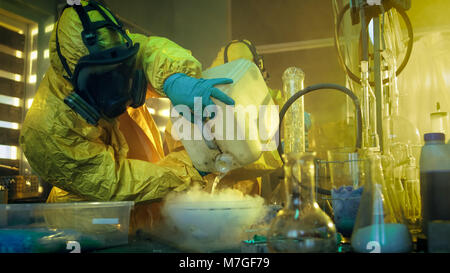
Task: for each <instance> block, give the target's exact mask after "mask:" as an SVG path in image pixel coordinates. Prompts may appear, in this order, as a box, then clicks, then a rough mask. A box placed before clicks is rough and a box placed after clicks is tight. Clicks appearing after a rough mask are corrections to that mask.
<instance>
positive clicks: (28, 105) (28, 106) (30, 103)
mask: <svg viewBox="0 0 450 273" xmlns="http://www.w3.org/2000/svg"><path fill="white" fill-rule="evenodd" d="M32 104H33V99H28V100H27V108H28V109H30V107H31V105H32Z"/></svg>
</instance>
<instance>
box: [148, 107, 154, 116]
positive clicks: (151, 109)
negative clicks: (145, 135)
mask: <svg viewBox="0 0 450 273" xmlns="http://www.w3.org/2000/svg"><path fill="white" fill-rule="evenodd" d="M147 109H148V111H149V112H150V114H152V115H154V114H155V109H153V108H150V107H147Z"/></svg>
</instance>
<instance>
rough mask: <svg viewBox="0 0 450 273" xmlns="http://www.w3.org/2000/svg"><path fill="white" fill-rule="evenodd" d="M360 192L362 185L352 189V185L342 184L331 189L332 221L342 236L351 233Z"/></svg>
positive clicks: (347, 235)
mask: <svg viewBox="0 0 450 273" xmlns="http://www.w3.org/2000/svg"><path fill="white" fill-rule="evenodd" d="M362 192H363V187H360V188H357V189H353V187H352V186H343V187H340V188H338V189H333V190H332V191H331V198H332V205H333V212H334V223H335V225H336V229H337V231H338V232H340V233H342V235H343V236H344V237H350V236H351V235H352V230H353V226H354V224H355V220H356V215H357V214H358V207H359V201H360V200H361V195H362Z"/></svg>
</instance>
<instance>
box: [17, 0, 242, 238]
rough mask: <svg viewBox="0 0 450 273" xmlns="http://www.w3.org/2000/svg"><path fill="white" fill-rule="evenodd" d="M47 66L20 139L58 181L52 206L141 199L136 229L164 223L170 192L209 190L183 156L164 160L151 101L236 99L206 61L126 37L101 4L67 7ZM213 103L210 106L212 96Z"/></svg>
mask: <svg viewBox="0 0 450 273" xmlns="http://www.w3.org/2000/svg"><path fill="white" fill-rule="evenodd" d="M49 48H50V62H51V65H50V67H49V68H48V70H47V72H46V74H45V76H44V78H43V80H42V82H41V84H40V86H39V88H38V90H37V93H36V95H35V97H34V101H33V105H32V106H31V108H30V109H29V111H28V113H27V115H26V118H25V121H24V122H23V127H22V130H21V135H20V144H21V147H22V149H23V151H24V153H25V156H26V158H27V160H28V162H29V164H30V166H31V167H32V169H33V171H34V172H35V173H37V174H38V175H39V176H40V177H41V178H42V179H43V180H45V181H46V182H48V183H50V184H51V185H53V188H52V191H51V192H50V195H49V197H48V200H47V202H77V201H123V200H130V201H135V204H136V205H135V209H134V210H133V211H132V215H131V220H130V224H131V232H133V230H134V231H135V230H137V229H139V228H148V227H151V226H152V225H153V224H154V223H155V221H158V219H159V207H160V206H161V203H160V202H158V201H161V200H162V198H164V197H165V196H166V195H167V194H168V193H169V192H170V191H182V190H185V189H187V188H189V187H190V186H192V185H194V184H197V183H199V184H201V185H204V183H205V182H204V180H203V179H202V176H201V175H200V174H199V173H198V172H197V170H196V169H195V168H194V167H193V166H192V162H191V161H190V160H189V157H188V156H186V155H184V154H186V152H185V151H179V152H173V153H171V154H169V155H167V156H165V155H164V152H163V146H162V140H161V137H160V134H159V131H158V129H157V127H156V124H155V122H154V121H153V119H152V117H151V115H150V114H149V112H148V110H147V108H146V107H145V105H144V101H145V99H146V96H148V95H149V93H157V94H159V95H160V96H167V97H168V98H169V99H170V100H171V101H172V103H173V104H185V105H188V106H190V105H191V104H193V101H194V97H196V96H197V97H198V96H200V97H202V98H204V100H203V103H204V105H208V104H210V103H212V102H211V101H210V96H212V97H215V98H217V99H219V100H221V101H223V102H224V103H227V104H233V103H234V102H233V100H232V99H231V98H229V97H227V96H226V95H225V94H223V93H221V92H220V90H218V89H216V88H214V85H215V84H226V83H230V82H232V80H230V79H212V80H204V79H201V71H202V68H201V64H200V63H199V62H198V61H197V60H196V59H195V58H194V57H193V56H192V55H191V52H190V51H189V50H186V49H184V48H182V47H180V46H179V45H177V44H176V43H174V42H172V41H170V40H168V39H166V38H162V37H157V36H151V37H146V36H144V35H140V34H131V33H129V32H128V31H125V30H124V29H123V27H122V25H121V23H120V22H119V20H117V18H116V17H115V16H114V15H113V14H112V13H111V12H110V11H109V10H108V9H107V8H105V7H103V6H101V5H99V4H98V3H96V2H94V1H89V2H86V1H81V4H80V5H77V4H75V5H73V6H70V5H67V6H66V7H65V8H64V10H63V12H62V13H61V16H60V18H59V20H58V22H57V24H56V27H55V28H54V30H53V33H52V36H51V39H50V44H49ZM208 99H209V100H208Z"/></svg>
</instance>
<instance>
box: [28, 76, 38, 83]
mask: <svg viewBox="0 0 450 273" xmlns="http://www.w3.org/2000/svg"><path fill="white" fill-rule="evenodd" d="M28 82H29V83H36V74H33V75H30V78H29V79H28Z"/></svg>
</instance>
